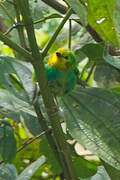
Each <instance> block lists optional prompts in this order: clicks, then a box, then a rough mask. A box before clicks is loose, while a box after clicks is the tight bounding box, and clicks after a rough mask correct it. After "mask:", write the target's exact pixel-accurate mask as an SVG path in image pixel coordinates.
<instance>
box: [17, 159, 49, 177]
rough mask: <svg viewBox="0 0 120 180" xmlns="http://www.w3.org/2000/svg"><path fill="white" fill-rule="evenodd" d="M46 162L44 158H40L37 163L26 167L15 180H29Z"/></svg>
mask: <svg viewBox="0 0 120 180" xmlns="http://www.w3.org/2000/svg"><path fill="white" fill-rule="evenodd" d="M45 162H46V158H45V156H41V157H40V158H39V159H38V160H37V161H35V162H33V163H32V164H31V165H30V166H28V167H27V168H26V169H25V170H24V171H23V172H22V173H21V174H20V175H19V176H18V177H17V178H16V180H23V179H24V180H29V179H31V177H32V176H33V175H34V174H35V172H36V171H37V170H38V169H39V168H40V166H42V165H43V164H44V163H45Z"/></svg>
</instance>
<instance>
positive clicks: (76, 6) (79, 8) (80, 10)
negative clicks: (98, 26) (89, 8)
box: [66, 0, 87, 26]
mask: <svg viewBox="0 0 120 180" xmlns="http://www.w3.org/2000/svg"><path fill="white" fill-rule="evenodd" d="M66 1H67V2H68V4H69V5H70V6H71V8H72V9H73V10H74V11H75V12H76V14H77V15H78V16H79V17H80V21H81V23H82V24H83V25H84V26H86V25H87V21H86V17H87V13H86V8H85V7H84V5H83V4H82V3H81V2H80V1H79V0H66Z"/></svg>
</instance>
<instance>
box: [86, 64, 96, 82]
mask: <svg viewBox="0 0 120 180" xmlns="http://www.w3.org/2000/svg"><path fill="white" fill-rule="evenodd" d="M95 66H96V63H95V62H94V63H93V65H92V67H91V69H90V72H89V73H88V76H87V78H86V80H85V82H86V83H87V82H88V80H89V79H90V77H91V75H92V72H93V70H94V68H95Z"/></svg>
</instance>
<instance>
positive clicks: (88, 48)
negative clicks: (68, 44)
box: [79, 42, 105, 61]
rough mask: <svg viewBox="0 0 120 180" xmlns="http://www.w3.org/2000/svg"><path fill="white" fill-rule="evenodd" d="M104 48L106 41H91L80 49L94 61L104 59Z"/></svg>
mask: <svg viewBox="0 0 120 180" xmlns="http://www.w3.org/2000/svg"><path fill="white" fill-rule="evenodd" d="M104 49H105V43H104V42H101V43H96V44H95V43H89V44H86V45H84V46H83V47H82V48H81V49H80V50H79V51H81V52H82V53H84V54H85V55H86V56H87V57H88V58H89V59H90V60H93V61H104V57H103V54H104Z"/></svg>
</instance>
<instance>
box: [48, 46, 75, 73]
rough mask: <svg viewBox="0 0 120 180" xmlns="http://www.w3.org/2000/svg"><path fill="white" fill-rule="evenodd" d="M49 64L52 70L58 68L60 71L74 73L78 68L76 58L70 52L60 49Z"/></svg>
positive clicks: (50, 59)
mask: <svg viewBox="0 0 120 180" xmlns="http://www.w3.org/2000/svg"><path fill="white" fill-rule="evenodd" d="M48 64H49V66H50V67H52V68H56V69H58V70H59V71H72V70H74V69H75V68H76V61H75V57H74V55H73V54H72V52H70V51H69V50H66V49H63V48H60V49H58V50H57V51H56V53H55V54H53V55H52V56H51V57H50V58H49V61H48Z"/></svg>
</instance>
